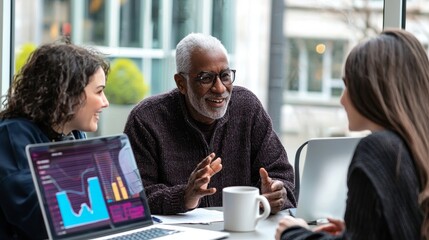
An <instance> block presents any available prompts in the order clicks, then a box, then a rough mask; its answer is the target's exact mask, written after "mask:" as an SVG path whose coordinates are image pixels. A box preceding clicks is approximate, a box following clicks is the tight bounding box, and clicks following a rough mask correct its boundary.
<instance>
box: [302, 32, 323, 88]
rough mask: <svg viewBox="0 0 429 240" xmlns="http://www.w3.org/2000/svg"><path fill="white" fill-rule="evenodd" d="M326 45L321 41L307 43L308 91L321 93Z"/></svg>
mask: <svg viewBox="0 0 429 240" xmlns="http://www.w3.org/2000/svg"><path fill="white" fill-rule="evenodd" d="M324 46H325V45H324V44H323V43H322V42H321V41H317V40H314V41H311V40H310V41H307V44H306V47H307V52H308V77H309V79H308V89H307V90H308V91H309V92H321V91H322V78H323V53H324V52H325V47H324Z"/></svg>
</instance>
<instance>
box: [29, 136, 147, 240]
mask: <svg viewBox="0 0 429 240" xmlns="http://www.w3.org/2000/svg"><path fill="white" fill-rule="evenodd" d="M26 150H27V155H28V157H29V162H30V168H31V170H32V174H33V179H34V181H35V183H37V185H36V190H37V191H38V192H39V194H38V195H39V201H40V202H41V207H42V208H43V209H42V212H43V214H44V215H45V216H44V217H45V221H47V223H46V224H47V225H48V227H49V228H50V229H49V230H50V233H49V234H50V235H52V236H50V237H52V238H54V239H61V238H66V237H70V236H77V235H80V234H81V233H85V232H97V230H99V231H102V232H104V230H109V229H111V230H112V229H118V230H119V229H120V227H121V226H125V225H126V226H130V224H132V223H134V222H135V223H140V224H139V225H140V226H142V223H144V222H145V221H144V220H147V221H149V222H150V223H152V221H151V220H150V211H149V208H148V207H147V203H144V202H142V199H141V198H140V195H139V194H140V192H141V191H142V190H143V185H142V182H141V178H140V175H139V172H138V169H137V165H136V163H135V160H134V155H133V153H132V150H131V146H130V143H129V141H128V138H127V137H126V135H123V134H122V135H116V136H109V137H100V138H92V139H86V140H76V141H66V142H57V143H46V144H34V145H29V146H27V149H26Z"/></svg>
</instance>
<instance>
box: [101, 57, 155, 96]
mask: <svg viewBox="0 0 429 240" xmlns="http://www.w3.org/2000/svg"><path fill="white" fill-rule="evenodd" d="M148 91H149V87H148V86H147V84H146V83H145V82H144V79H143V74H142V73H141V72H140V70H139V68H138V67H137V65H136V64H135V63H134V62H133V61H132V60H130V59H126V58H117V59H115V60H113V61H112V63H111V65H110V72H109V75H108V77H107V82H106V88H105V94H106V97H107V99H108V100H109V102H110V103H112V104H136V103H138V102H139V101H140V100H141V99H143V98H144V97H145V96H146V94H147V93H148Z"/></svg>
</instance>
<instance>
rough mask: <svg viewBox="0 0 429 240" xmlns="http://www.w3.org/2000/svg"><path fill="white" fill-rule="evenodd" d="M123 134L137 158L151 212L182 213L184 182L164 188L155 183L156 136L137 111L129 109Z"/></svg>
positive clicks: (156, 181)
mask: <svg viewBox="0 0 429 240" xmlns="http://www.w3.org/2000/svg"><path fill="white" fill-rule="evenodd" d="M124 132H125V134H127V136H128V138H129V139H130V142H131V147H132V148H133V152H134V155H135V158H136V161H137V165H138V168H139V171H140V175H141V178H142V181H143V186H144V188H145V192H146V195H147V196H148V201H149V206H150V208H151V213H152V214H176V213H181V212H186V211H187V210H186V208H185V204H184V195H185V185H183V184H182V185H175V186H172V187H168V186H167V185H165V184H162V183H159V182H161V181H160V178H161V176H159V171H158V164H157V159H158V156H157V154H158V153H157V151H156V146H157V144H156V139H154V137H152V136H153V134H151V132H150V130H148V129H147V128H145V126H144V124H143V121H141V120H140V118H139V116H138V112H137V111H133V112H132V113H131V115H130V117H129V118H128V121H127V123H126V125H125V130H124Z"/></svg>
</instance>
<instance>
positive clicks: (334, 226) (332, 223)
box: [313, 218, 346, 236]
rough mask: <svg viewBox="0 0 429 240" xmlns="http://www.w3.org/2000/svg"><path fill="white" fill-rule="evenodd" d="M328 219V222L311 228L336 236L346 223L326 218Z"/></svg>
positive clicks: (344, 227)
mask: <svg viewBox="0 0 429 240" xmlns="http://www.w3.org/2000/svg"><path fill="white" fill-rule="evenodd" d="M328 221H329V223H327V224H323V225H320V226H317V227H315V228H314V229H313V231H315V232H327V233H330V234H332V235H335V236H338V235H340V234H341V233H342V232H343V231H344V230H345V229H346V224H345V223H344V221H343V220H339V219H333V218H328Z"/></svg>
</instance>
